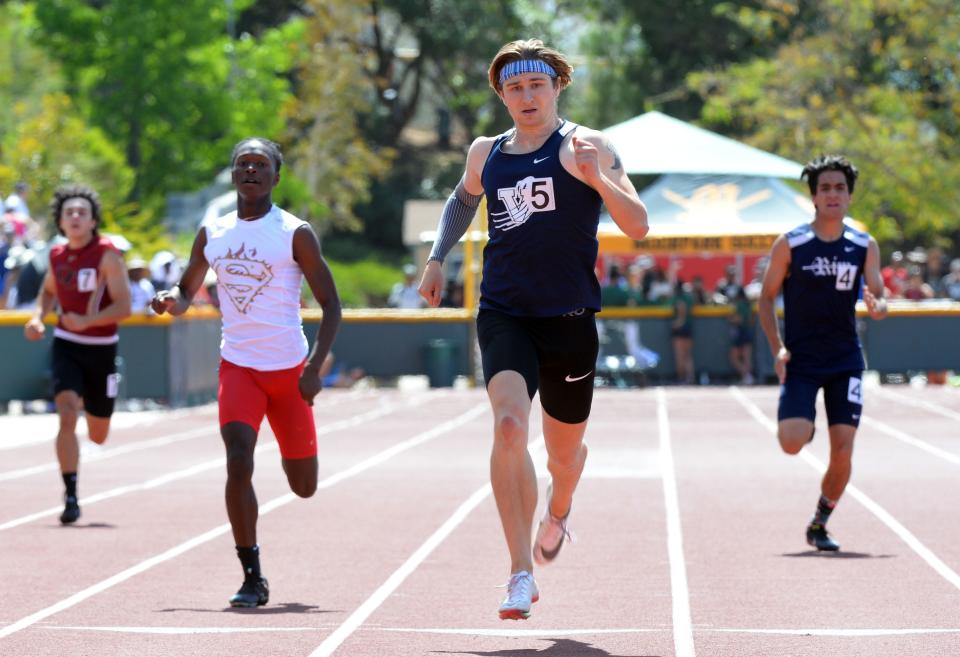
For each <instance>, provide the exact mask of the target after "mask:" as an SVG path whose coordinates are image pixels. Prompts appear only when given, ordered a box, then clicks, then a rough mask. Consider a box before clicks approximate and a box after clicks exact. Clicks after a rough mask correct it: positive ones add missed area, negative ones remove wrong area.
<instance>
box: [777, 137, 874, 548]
mask: <svg viewBox="0 0 960 657" xmlns="http://www.w3.org/2000/svg"><path fill="white" fill-rule="evenodd" d="M857 173H858V172H857V169H856V167H854V166H853V164H851V163H850V162H849V161H848V160H847V159H846V158H844V157H841V156H838V155H828V156H822V157H819V158H817V159H816V160H814V161H812V162H810V163H809V164H807V166H806V167H805V168H804V170H803V175H802V177H803V178H805V179H806V181H807V184H808V185H809V187H810V194H811V196H812V198H813V204H814V207H815V208H816V214H815V216H814V220H813V222H811V223H809V224H804V225H802V226H799V227H797V228H795V229H794V230H792V231H790V232H789V233H786V234H784V235H781V236H780V237H778V238H777V240H776V241H775V242H774V243H773V247H772V249H771V253H770V265H769V267H768V268H767V271H766V274H765V275H764V278H763V289H762V291H761V293H760V302H759V316H760V324H761V326H762V327H763V331H764V333H766V335H767V340H768V341H769V343H770V349H771V351H772V352H773V354H774V358H775V362H774V367H775V368H776V372H777V376H778V377H779V379H780V384H781V387H780V404H779V408H778V411H777V418H778V420H779V425H778V430H777V435H778V437H779V439H780V446H781V447H782V448H783V451H785V452H786V453H787V454H796V453H798V452H799V451H800V450H801V449H803V446H804V445H806V444H807V443H808V442H810V441H811V440H812V439H813V431H814V424H813V422H814V418H815V417H816V410H815V401H816V397H817V390H819V389H820V388H823V398H824V405H825V406H826V410H827V423H828V425H829V428H830V464H829V465H828V466H827V471H826V473H825V474H824V476H823V481H822V483H821V487H820V491H821V495H820V500H819V502H818V503H817V510H816V512H815V513H814V515H813V518H812V519H811V520H810V524H809V525H808V526H807V543H809V544H810V545H811V546H813V547H816V548H817V549H818V550H829V551H834V550H839V549H840V546H839V545H838V544H837V543H836V541H834V540H833V539H832V538H831V537H830V535H829V534H828V533H827V530H826V524H827V520H828V519H829V517H830V513H831V512H832V511H833V509H834V507H835V506H836V503H837V501H838V500H839V499H840V496H841V495H842V494H843V490H844V488H846V486H847V482H848V481H849V480H850V469H851V458H852V456H853V439H854V436H855V434H856V431H857V426H858V425H859V424H860V414H861V412H862V408H863V381H862V376H861V375H862V373H863V368H864V362H863V354H862V352H861V347H860V339H859V338H858V337H857V329H856V311H855V308H856V303H857V298H858V297H859V296H860V293H861V290H862V292H863V301H864V303H865V304H866V307H867V311H868V312H869V313H870V316H871V317H872V318H873V319H883V318H884V317H885V316H886V314H887V303H886V299H884V296H883V294H884V291H883V278H882V277H881V275H880V249H879V247H878V246H877V242H876V240H874V239H873V238H872V237H870V235H868V234H867V233H864V232H861V231H858V230H854V229H853V228H851V227H850V226H848V225H847V224H845V223H844V221H843V219H844V217H845V216H846V213H847V209H848V208H849V207H850V198H851V195H852V194H853V187H854V183H855V182H856V180H857ZM864 283H866V284H864ZM781 288H782V290H783V319H784V322H783V323H784V336H783V337H782V338H781V336H780V331H779V327H778V325H777V318H776V312H775V310H774V305H775V302H776V298H777V295H778V294H779V293H780V291H781Z"/></svg>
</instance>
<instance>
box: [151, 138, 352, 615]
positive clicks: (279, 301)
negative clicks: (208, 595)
mask: <svg viewBox="0 0 960 657" xmlns="http://www.w3.org/2000/svg"><path fill="white" fill-rule="evenodd" d="M232 162H233V174H232V176H233V184H234V185H235V186H236V188H237V211H236V212H233V213H231V214H228V215H226V216H225V217H221V218H219V219H216V220H212V221H210V222H209V223H207V224H205V225H204V226H203V227H202V228H201V229H200V232H199V233H198V234H197V237H196V240H195V241H194V243H193V249H192V251H191V253H190V262H189V263H188V264H187V267H186V270H185V271H184V273H183V277H182V278H181V279H180V283H178V284H177V285H176V286H175V287H174V288H173V289H172V290H169V291H164V292H160V293H159V294H158V295H157V296H156V297H155V298H154V300H153V302H152V306H153V309H154V311H156V312H157V313H158V314H163V313H164V312H169V313H170V314H172V315H181V314H183V313H184V312H186V310H187V308H188V307H189V306H190V302H191V300H192V299H193V296H194V294H196V292H197V290H199V289H200V286H201V285H202V284H203V279H204V276H205V275H206V273H207V269H208V268H212V269H213V270H214V271H215V272H216V274H217V290H218V294H219V296H220V310H221V312H222V313H223V339H222V341H221V344H220V353H221V356H222V360H221V362H220V387H219V391H218V399H219V403H220V434H221V436H222V437H223V442H224V445H225V447H226V450H227V484H226V502H227V515H228V516H229V518H230V525H231V527H232V528H233V537H234V540H235V542H236V547H237V555H238V557H239V558H240V563H241V565H242V566H243V573H244V580H243V585H242V586H241V587H240V590H239V591H237V593H236V594H235V595H234V596H233V597H231V598H230V604H231V605H232V606H234V607H256V606H259V605H264V604H266V603H267V601H268V598H269V588H268V584H267V580H266V578H265V577H263V575H262V574H261V571H260V547H259V545H258V544H257V516H258V505H257V497H256V494H255V493H254V490H253V483H252V477H253V466H254V462H253V453H254V447H255V446H256V444H257V433H258V432H259V430H260V424H261V422H262V421H263V417H264V416H265V415H266V417H267V419H268V420H269V421H270V426H271V428H272V429H273V433H274V435H276V437H277V443H278V444H279V446H280V454H281V456H282V459H283V470H284V472H285V473H286V475H287V481H288V482H289V484H290V489H291V490H292V491H293V492H294V493H296V494H297V495H299V496H300V497H310V496H311V495H313V493H314V492H315V491H316V489H317V434H316V428H315V426H314V421H313V413H312V412H311V410H310V406H312V405H313V398H314V397H315V396H316V395H317V393H318V392H320V367H321V365H322V364H323V359H324V358H325V357H326V355H327V353H329V351H330V345H331V344H333V339H334V337H335V336H336V332H337V328H338V327H339V325H340V299H339V297H338V296H337V288H336V286H335V285H334V282H333V276H332V275H331V274H330V269H329V267H327V263H326V262H325V261H324V259H323V256H322V255H321V254H320V242H319V240H318V239H317V236H316V234H315V233H314V232H313V229H312V228H311V227H310V225H309V224H308V223H306V222H304V221H301V220H300V219H298V218H297V217H294V216H293V215H292V214H289V213H288V212H284V211H283V210H281V209H280V208H278V207H277V206H276V205H274V204H273V200H272V192H273V188H274V187H275V186H276V185H277V183H278V182H279V181H280V167H281V165H282V163H283V156H282V155H281V153H280V148H279V147H278V146H277V145H276V144H275V143H273V142H272V141H270V140H268V139H263V138H260V137H250V138H247V139H244V140H243V141H241V142H240V143H239V144H237V145H236V147H234V149H233V157H232ZM303 278H306V281H307V284H308V285H309V286H310V290H311V291H312V292H313V295H314V297H316V299H317V301H318V302H319V304H320V306H321V307H322V308H323V321H321V323H320V327H319V329H318V330H317V335H316V339H315V340H314V343H313V350H312V351H310V352H309V354H308V345H307V339H306V337H305V336H304V334H303V327H302V324H301V321H300V283H301V280H302V279H303Z"/></svg>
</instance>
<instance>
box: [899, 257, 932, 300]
mask: <svg viewBox="0 0 960 657" xmlns="http://www.w3.org/2000/svg"><path fill="white" fill-rule="evenodd" d="M903 298H904V299H910V300H911V301H923V300H924V299H932V298H933V288H932V287H930V286H929V285H928V284H927V283H925V282H924V280H923V270H922V269H920V267H918V266H916V265H914V266H913V267H911V268H910V271H909V274H908V278H907V285H906V287H905V288H904V290H903Z"/></svg>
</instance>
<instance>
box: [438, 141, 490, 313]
mask: <svg viewBox="0 0 960 657" xmlns="http://www.w3.org/2000/svg"><path fill="white" fill-rule="evenodd" d="M495 141H496V138H495V137H477V138H476V139H474V140H473V143H472V144H470V150H469V151H467V163H466V166H465V168H464V172H463V188H464V189H465V190H466V191H467V192H468V193H469V194H473V195H474V196H480V195H481V194H483V182H482V181H481V180H480V176H481V174H482V173H483V163H484V162H486V161H487V156H488V155H490V149H491V148H492V147H493V144H494V142H495ZM419 291H420V296H422V297H423V298H424V299H426V300H427V303H428V304H430V305H431V306H433V307H434V308H436V307H437V306H439V305H440V300H441V298H442V297H443V268H442V266H441V264H440V263H439V262H437V261H436V260H431V261H429V262H428V263H427V266H426V267H424V270H423V277H422V278H421V279H420V287H419Z"/></svg>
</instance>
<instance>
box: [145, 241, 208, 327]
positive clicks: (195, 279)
mask: <svg viewBox="0 0 960 657" xmlns="http://www.w3.org/2000/svg"><path fill="white" fill-rule="evenodd" d="M206 246H207V231H206V229H205V228H203V227H202V226H201V227H200V231H199V232H198V233H197V236H196V237H195V238H194V240H193V247H192V248H191V249H190V261H189V262H187V268H186V269H185V270H184V271H183V276H181V277H180V282H179V283H177V284H176V285H174V286H173V287H172V288H171V289H169V290H163V291H162V292H158V293H157V296H155V297H153V301H151V302H150V307H151V308H153V312H155V313H157V314H158V315H162V314H163V313H170V314H171V315H174V316H176V315H182V314H183V313H185V312H187V308H189V307H190V302H191V301H193V296H194V295H195V294H196V293H197V290H199V289H200V286H201V285H203V279H204V277H205V276H206V275H207V269H209V268H210V265H209V264H208V263H207V257H206V256H205V255H203V250H204V249H205V248H206Z"/></svg>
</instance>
